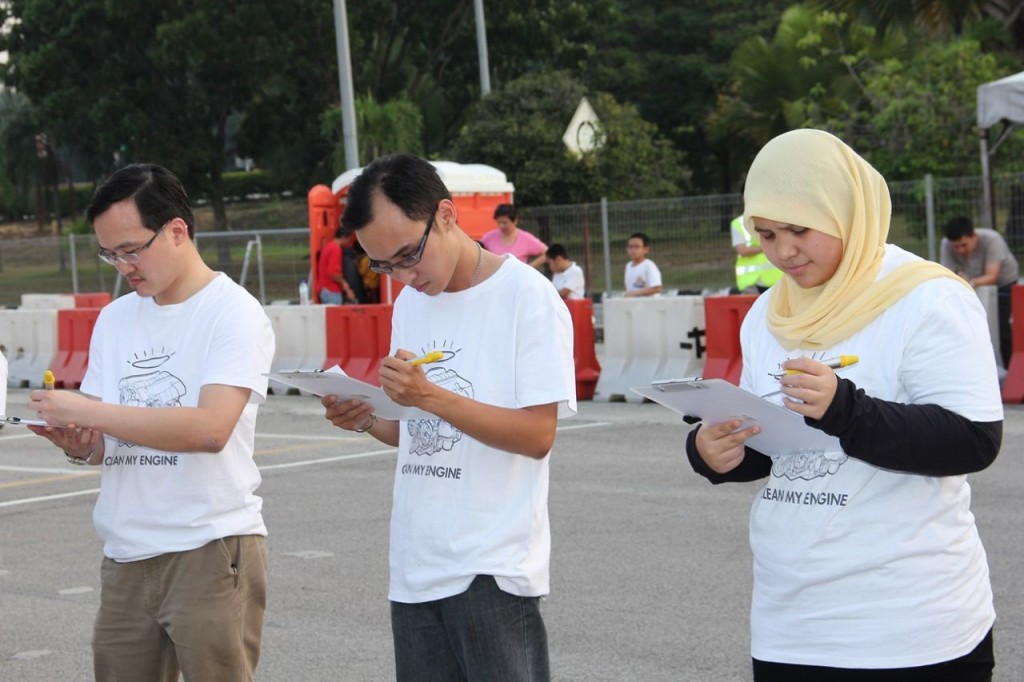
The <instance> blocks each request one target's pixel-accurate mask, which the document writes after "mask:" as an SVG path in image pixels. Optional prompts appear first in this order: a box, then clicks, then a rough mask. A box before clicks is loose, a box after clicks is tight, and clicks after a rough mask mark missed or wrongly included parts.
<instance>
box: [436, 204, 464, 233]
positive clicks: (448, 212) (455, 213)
mask: <svg viewBox="0 0 1024 682" xmlns="http://www.w3.org/2000/svg"><path fill="white" fill-rule="evenodd" d="M438 212H439V213H440V216H441V218H442V219H443V222H444V224H445V226H446V227H454V226H455V225H458V224H459V209H458V208H457V207H456V206H455V202H454V201H452V200H451V199H443V200H442V201H441V203H440V204H439V205H438Z"/></svg>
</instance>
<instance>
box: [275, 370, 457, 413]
mask: <svg viewBox="0 0 1024 682" xmlns="http://www.w3.org/2000/svg"><path fill="white" fill-rule="evenodd" d="M263 376H266V377H270V378H271V379H275V380H277V381H280V382H281V383H282V384H287V385H289V386H294V387H295V388H297V389H299V390H301V391H306V392H307V393H312V394H313V395H315V396H318V397H320V398H322V397H324V396H325V395H336V396H338V399H339V400H342V401H344V400H360V401H362V402H364V403H368V404H370V405H373V413H374V414H376V415H377V416H378V417H379V418H381V419H437V417H436V416H435V415H432V414H430V413H429V412H424V411H423V410H421V409H419V408H418V407H405V406H403V405H399V404H398V403H396V402H395V401H393V400H391V398H389V397H388V396H387V394H386V393H384V390H383V389H382V388H380V387H378V386H374V385H373V384H368V383H366V382H365V381H360V380H359V379H354V378H352V377H350V376H349V375H347V374H345V370H343V369H342V368H341V367H339V366H338V365H335V366H333V367H331V368H329V369H324V370H319V369H317V370H295V371H291V372H272V373H270V374H264V375H263Z"/></svg>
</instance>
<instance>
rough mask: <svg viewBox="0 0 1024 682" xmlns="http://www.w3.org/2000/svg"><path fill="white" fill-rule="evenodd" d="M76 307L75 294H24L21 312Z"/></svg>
mask: <svg viewBox="0 0 1024 682" xmlns="http://www.w3.org/2000/svg"><path fill="white" fill-rule="evenodd" d="M74 307H75V297H74V295H73V294H22V295H21V306H20V307H19V310H60V309H65V308H74Z"/></svg>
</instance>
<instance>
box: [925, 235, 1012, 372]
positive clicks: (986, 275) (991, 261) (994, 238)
mask: <svg viewBox="0 0 1024 682" xmlns="http://www.w3.org/2000/svg"><path fill="white" fill-rule="evenodd" d="M943 231H944V232H945V234H946V238H945V239H943V240H942V251H941V256H940V262H941V263H942V264H943V265H944V266H946V267H947V268H949V269H950V270H952V271H953V272H955V273H956V274H958V275H960V276H961V277H963V278H964V279H965V280H967V281H968V282H969V283H970V285H971V286H972V287H975V288H977V287H981V286H995V287H996V291H997V292H998V294H997V297H996V300H997V301H998V311H999V352H1000V354H1001V355H1002V358H1003V366H1004V367H1008V366H1009V364H1010V356H1011V355H1012V354H1013V334H1012V331H1011V327H1010V310H1011V307H1010V291H1011V289H1012V288H1013V285H1014V284H1016V283H1017V278H1018V277H1019V276H1020V267H1019V266H1018V265H1017V259H1016V258H1014V256H1013V253H1011V252H1010V247H1008V246H1007V245H1006V240H1005V239H1003V236H1002V235H1001V234H999V233H998V232H996V231H995V230H990V229H987V228H978V229H974V225H973V224H971V220H970V218H965V217H959V218H953V219H952V220H950V221H949V222H948V223H946V226H945V227H944V228H943Z"/></svg>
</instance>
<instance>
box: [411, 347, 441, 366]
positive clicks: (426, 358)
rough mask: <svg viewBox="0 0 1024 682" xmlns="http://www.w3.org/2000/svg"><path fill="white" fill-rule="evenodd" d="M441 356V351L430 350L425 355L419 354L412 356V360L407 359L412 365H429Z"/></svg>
mask: <svg viewBox="0 0 1024 682" xmlns="http://www.w3.org/2000/svg"><path fill="white" fill-rule="evenodd" d="M443 357H444V352H443V351H439V350H432V351H430V352H429V353H427V354H426V355H421V356H419V357H418V358H413V359H412V360H410V361H409V364H410V365H412V366H413V367H417V366H419V365H429V364H430V363H431V362H437V361H438V360H440V359H441V358H443Z"/></svg>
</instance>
